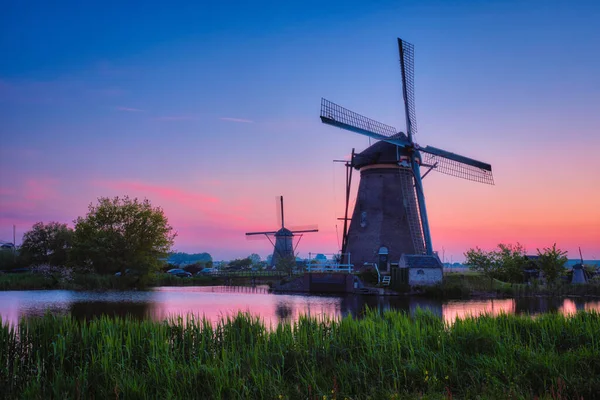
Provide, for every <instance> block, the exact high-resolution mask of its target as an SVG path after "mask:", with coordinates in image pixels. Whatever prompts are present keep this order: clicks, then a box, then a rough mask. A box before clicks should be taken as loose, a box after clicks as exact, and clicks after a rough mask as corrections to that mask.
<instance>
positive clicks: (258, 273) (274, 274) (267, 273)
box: [199, 270, 304, 278]
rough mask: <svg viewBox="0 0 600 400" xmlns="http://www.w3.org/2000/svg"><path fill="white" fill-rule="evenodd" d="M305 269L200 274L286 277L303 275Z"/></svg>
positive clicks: (224, 276) (223, 276)
mask: <svg viewBox="0 0 600 400" xmlns="http://www.w3.org/2000/svg"><path fill="white" fill-rule="evenodd" d="M303 273H304V271H292V272H286V271H278V270H273V271H264V270H261V271H213V272H208V273H204V274H203V273H200V275H199V276H214V277H217V278H233V277H240V278H243V277H248V278H253V277H259V276H267V277H284V276H289V275H301V274H303Z"/></svg>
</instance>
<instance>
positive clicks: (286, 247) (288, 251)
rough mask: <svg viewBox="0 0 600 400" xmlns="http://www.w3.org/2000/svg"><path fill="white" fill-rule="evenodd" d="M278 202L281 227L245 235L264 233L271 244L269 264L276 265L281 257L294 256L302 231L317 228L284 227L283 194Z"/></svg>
mask: <svg viewBox="0 0 600 400" xmlns="http://www.w3.org/2000/svg"><path fill="white" fill-rule="evenodd" d="M279 204H280V208H281V228H280V229H279V230H277V231H265V232H247V233H246V236H256V235H265V236H266V237H267V239H269V241H270V242H271V244H272V245H273V257H272V258H271V266H272V267H273V266H275V265H277V262H278V261H279V260H280V259H282V258H288V257H289V258H291V257H295V250H296V247H298V244H299V243H300V239H301V238H302V235H303V234H304V233H309V232H318V231H319V230H318V229H316V228H314V229H299V230H290V229H287V228H286V227H285V219H284V214H283V196H279ZM271 236H273V237H274V238H275V242H274V243H273V240H272V239H271ZM295 236H298V241H297V242H296V245H295V246H294V237H295Z"/></svg>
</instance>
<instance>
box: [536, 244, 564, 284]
mask: <svg viewBox="0 0 600 400" xmlns="http://www.w3.org/2000/svg"><path fill="white" fill-rule="evenodd" d="M537 253H538V259H537V264H538V266H539V268H540V270H541V271H542V273H543V274H544V277H545V278H546V282H547V283H549V284H554V283H556V281H557V280H558V278H560V276H561V275H562V274H563V273H564V272H565V264H566V262H567V261H568V258H567V252H566V251H561V250H560V249H557V248H556V243H554V244H553V245H552V247H546V248H544V251H540V249H537Z"/></svg>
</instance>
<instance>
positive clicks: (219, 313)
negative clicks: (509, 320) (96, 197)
mask: <svg viewBox="0 0 600 400" xmlns="http://www.w3.org/2000/svg"><path fill="white" fill-rule="evenodd" d="M366 307H369V308H372V309H377V310H386V309H396V310H403V311H406V312H409V313H414V312H415V311H416V310H417V309H418V308H422V309H428V310H430V311H431V312H433V313H434V314H436V315H438V316H440V317H441V318H443V319H444V320H445V321H447V322H449V323H451V322H452V321H454V320H455V319H456V318H463V317H465V316H468V315H480V314H485V313H488V314H493V315H497V314H499V313H507V314H530V315H538V314H541V313H547V312H559V313H563V314H572V313H575V312H577V311H579V310H596V311H600V299H599V300H589V299H588V300H584V299H581V298H577V299H575V298H567V299H564V298H563V299H556V298H548V297H539V298H537V297H536V298H519V299H499V300H459V301H457V300H445V301H442V300H432V299H424V298H404V297H391V296H360V295H348V296H316V295H310V296H307V295H282V294H271V293H269V291H268V288H267V287H260V286H259V287H253V288H252V287H232V286H213V287H161V288H155V289H154V290H151V291H143V292H140V291H130V292H76V291H68V290H36V291H6V292H0V317H1V318H2V322H3V323H6V322H9V323H15V322H17V321H18V320H19V319H20V318H21V317H30V316H39V315H43V314H44V313H46V312H48V311H49V312H51V313H54V314H61V315H69V314H70V315H73V316H74V317H76V318H93V317H97V316H100V315H109V316H126V315H131V316H133V317H134V318H140V319H145V318H149V319H153V320H165V319H168V318H171V317H178V316H182V317H185V316H186V315H189V314H194V315H196V316H200V317H202V316H203V317H206V318H208V319H209V320H211V321H213V322H215V321H217V320H219V319H220V318H222V317H227V316H231V315H235V314H237V313H238V312H240V311H242V312H249V313H251V314H252V315H256V316H258V317H260V318H261V319H262V320H263V321H264V322H265V323H266V324H267V325H276V324H277V323H278V322H281V321H295V320H297V319H298V317H299V316H300V315H309V316H313V317H321V316H327V317H332V318H337V317H341V316H346V315H352V316H357V317H360V315H361V314H362V313H363V312H364V310H365V308H366Z"/></svg>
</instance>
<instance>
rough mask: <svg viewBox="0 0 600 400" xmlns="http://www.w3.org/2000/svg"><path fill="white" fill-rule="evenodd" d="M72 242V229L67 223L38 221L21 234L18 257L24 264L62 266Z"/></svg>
mask: <svg viewBox="0 0 600 400" xmlns="http://www.w3.org/2000/svg"><path fill="white" fill-rule="evenodd" d="M72 244H73V229H71V228H69V227H68V226H67V224H61V223H59V222H49V223H47V224H44V223H43V222H38V223H36V224H34V225H33V227H32V228H31V230H29V231H27V232H25V235H23V244H22V245H21V247H20V249H19V257H20V259H21V260H22V263H23V264H24V265H40V264H48V265H54V266H64V265H66V264H67V260H68V254H69V251H70V249H71V246H72Z"/></svg>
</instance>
